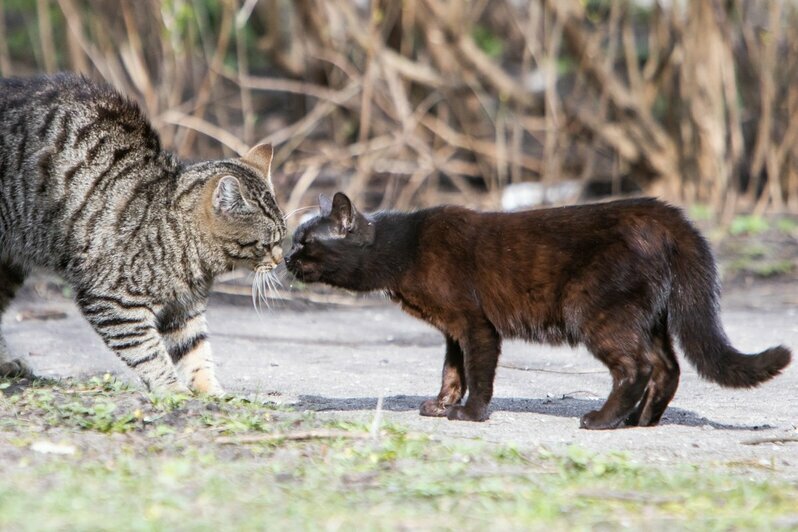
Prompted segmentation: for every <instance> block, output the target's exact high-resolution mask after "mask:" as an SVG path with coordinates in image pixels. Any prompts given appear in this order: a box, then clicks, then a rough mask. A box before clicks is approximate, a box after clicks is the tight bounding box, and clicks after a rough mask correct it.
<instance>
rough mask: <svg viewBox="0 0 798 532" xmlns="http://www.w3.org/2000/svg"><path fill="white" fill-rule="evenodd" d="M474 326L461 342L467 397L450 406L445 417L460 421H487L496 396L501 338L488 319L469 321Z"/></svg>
mask: <svg viewBox="0 0 798 532" xmlns="http://www.w3.org/2000/svg"><path fill="white" fill-rule="evenodd" d="M469 325H470V326H471V329H470V330H469V331H468V333H467V334H466V335H465V336H466V338H465V340H464V341H463V342H461V345H462V347H463V349H464V354H465V370H466V371H465V374H466V383H467V385H468V399H467V400H466V402H465V404H464V405H462V406H461V405H454V406H451V407H450V408H449V410H448V412H447V413H446V417H447V418H449V419H453V420H458V421H485V420H486V419H488V415H489V412H488V405H489V404H490V400H491V399H492V398H493V380H494V378H495V377H496V365H497V364H498V363H499V352H500V350H501V337H500V336H499V333H498V332H497V331H496V329H495V328H494V327H493V325H491V324H490V323H489V322H487V321H486V322H484V323H480V324H478V325H476V324H469Z"/></svg>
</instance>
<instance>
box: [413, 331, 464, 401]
mask: <svg viewBox="0 0 798 532" xmlns="http://www.w3.org/2000/svg"><path fill="white" fill-rule="evenodd" d="M465 392H466V378H465V364H464V361H463V350H462V348H461V347H460V344H459V343H458V342H457V340H455V339H454V338H452V337H451V336H449V335H446V358H445V360H444V362H443V377H442V379H441V391H440V393H438V397H436V398H433V399H427V400H426V401H424V402H423V403H421V409H420V413H421V415H422V416H432V417H443V416H445V415H446V413H447V412H448V410H449V408H450V407H451V406H453V405H457V404H459V403H460V400H461V399H462V398H463V395H465Z"/></svg>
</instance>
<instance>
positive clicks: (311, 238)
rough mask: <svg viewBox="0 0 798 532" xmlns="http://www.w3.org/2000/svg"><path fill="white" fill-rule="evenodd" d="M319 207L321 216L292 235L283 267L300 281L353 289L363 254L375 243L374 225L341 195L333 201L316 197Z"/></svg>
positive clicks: (323, 196) (323, 197) (360, 272)
mask: <svg viewBox="0 0 798 532" xmlns="http://www.w3.org/2000/svg"><path fill="white" fill-rule="evenodd" d="M319 207H320V210H321V213H320V215H319V216H317V217H316V218H313V219H311V220H309V221H307V222H305V223H304V224H302V225H301V226H300V227H299V228H298V229H297V230H296V232H295V233H294V239H293V244H292V247H291V251H290V252H289V253H288V255H287V256H286V258H285V264H286V266H287V267H288V270H289V271H290V272H291V273H293V274H294V275H295V276H296V277H297V278H298V279H299V280H301V281H304V282H309V283H315V282H322V283H326V284H329V285H332V286H338V287H342V288H351V289H356V288H357V287H358V286H359V285H360V280H361V279H360V278H361V277H362V276H363V274H364V272H363V271H361V268H362V263H363V257H364V254H365V253H367V252H368V249H367V248H368V247H369V246H370V245H371V244H373V243H374V237H375V226H374V222H373V221H372V220H371V219H369V217H367V216H365V215H363V214H361V213H360V212H358V210H357V209H356V208H355V206H354V205H353V204H352V201H351V200H350V199H349V198H348V197H347V196H346V194H343V193H341V192H338V193H336V194H335V196H334V197H333V199H332V200H330V199H329V198H328V197H327V196H325V195H323V194H322V195H321V196H319Z"/></svg>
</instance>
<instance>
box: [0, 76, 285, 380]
mask: <svg viewBox="0 0 798 532" xmlns="http://www.w3.org/2000/svg"><path fill="white" fill-rule="evenodd" d="M271 156H272V149H271V146H268V145H262V146H258V147H256V148H253V150H252V151H251V152H250V153H249V154H247V155H246V156H244V157H243V158H241V159H230V160H223V161H210V162H201V163H196V164H187V163H183V162H181V161H179V160H178V159H177V158H175V156H173V155H172V154H171V153H169V152H167V151H164V150H162V149H161V145H160V141H159V138H158V135H157V134H156V133H155V132H154V131H153V129H152V128H151V126H150V125H149V123H148V121H147V120H146V118H145V117H144V115H143V114H142V112H141V111H140V110H139V108H138V107H137V106H136V105H135V104H134V103H132V102H130V101H129V100H127V99H126V98H124V97H123V96H121V95H120V94H119V93H117V92H116V91H114V90H113V89H112V88H110V87H108V86H106V85H100V84H96V83H93V82H91V81H89V80H87V79H85V78H82V77H78V76H74V75H69V74H61V75H57V76H52V77H37V78H32V79H0V313H2V311H4V310H5V309H6V308H7V307H8V305H9V302H10V301H11V299H12V298H13V296H14V293H15V291H16V290H17V289H18V288H19V287H20V285H21V284H22V282H23V280H24V279H25V274H26V272H27V271H28V269H29V268H30V267H32V266H41V267H45V268H49V269H51V270H54V271H56V272H57V273H59V274H60V275H62V276H63V277H64V278H65V279H66V280H67V281H68V282H69V283H71V284H72V285H73V287H74V291H75V294H76V300H77V303H78V305H79V307H80V309H81V311H82V312H83V314H84V315H85V316H86V318H87V319H88V320H89V322H90V323H91V324H92V325H93V327H94V328H95V330H96V331H97V332H98V333H99V334H100V335H101V336H102V338H103V339H104V340H105V342H106V344H107V345H108V346H109V347H110V348H111V349H113V350H114V351H115V352H116V354H117V355H118V356H119V357H120V358H121V359H122V360H123V361H124V362H125V363H126V364H127V365H128V366H130V367H131V368H133V369H134V370H135V371H136V373H137V374H138V375H139V376H140V377H141V379H142V380H143V381H144V382H145V383H146V384H147V385H148V386H149V387H150V388H151V389H156V390H171V391H185V390H186V386H188V387H189V388H191V389H193V390H196V391H200V392H207V393H214V394H218V393H221V392H222V390H221V388H220V386H219V383H218V381H217V380H216V377H215V376H214V372H213V362H212V360H211V349H210V346H209V344H208V342H207V333H206V325H205V308H206V303H207V297H208V291H209V288H210V286H211V283H212V281H213V278H214V276H215V275H217V274H219V273H221V272H224V271H227V270H230V269H231V268H233V267H234V266H245V267H249V268H255V269H257V268H271V267H273V266H274V264H275V263H276V262H277V261H279V260H280V253H281V250H280V248H279V246H278V243H279V242H280V240H282V238H283V237H284V235H285V222H284V218H283V215H282V213H281V211H280V209H279V208H278V206H277V204H276V203H275V200H274V196H273V190H272V186H271V181H270V174H269V171H270V165H271ZM26 371H27V368H26V366H25V364H24V363H22V362H21V361H20V360H18V359H17V360H14V359H12V357H11V355H10V353H9V352H8V348H7V346H6V344H5V342H4V341H3V339H2V336H0V375H2V374H5V375H9V374H13V373H23V372H26Z"/></svg>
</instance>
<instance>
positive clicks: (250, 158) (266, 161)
mask: <svg viewBox="0 0 798 532" xmlns="http://www.w3.org/2000/svg"><path fill="white" fill-rule="evenodd" d="M273 156H274V148H272V145H271V144H270V143H264V144H258V145H257V146H255V147H254V148H252V149H251V150H249V151H248V152H247V154H246V155H244V156H243V157H241V160H243V161H244V162H245V163H248V164H251V165H252V166H254V167H255V168H257V169H259V170H260V171H261V172H263V175H265V176H266V178H267V179H268V178H269V177H270V176H271V171H272V157H273Z"/></svg>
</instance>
